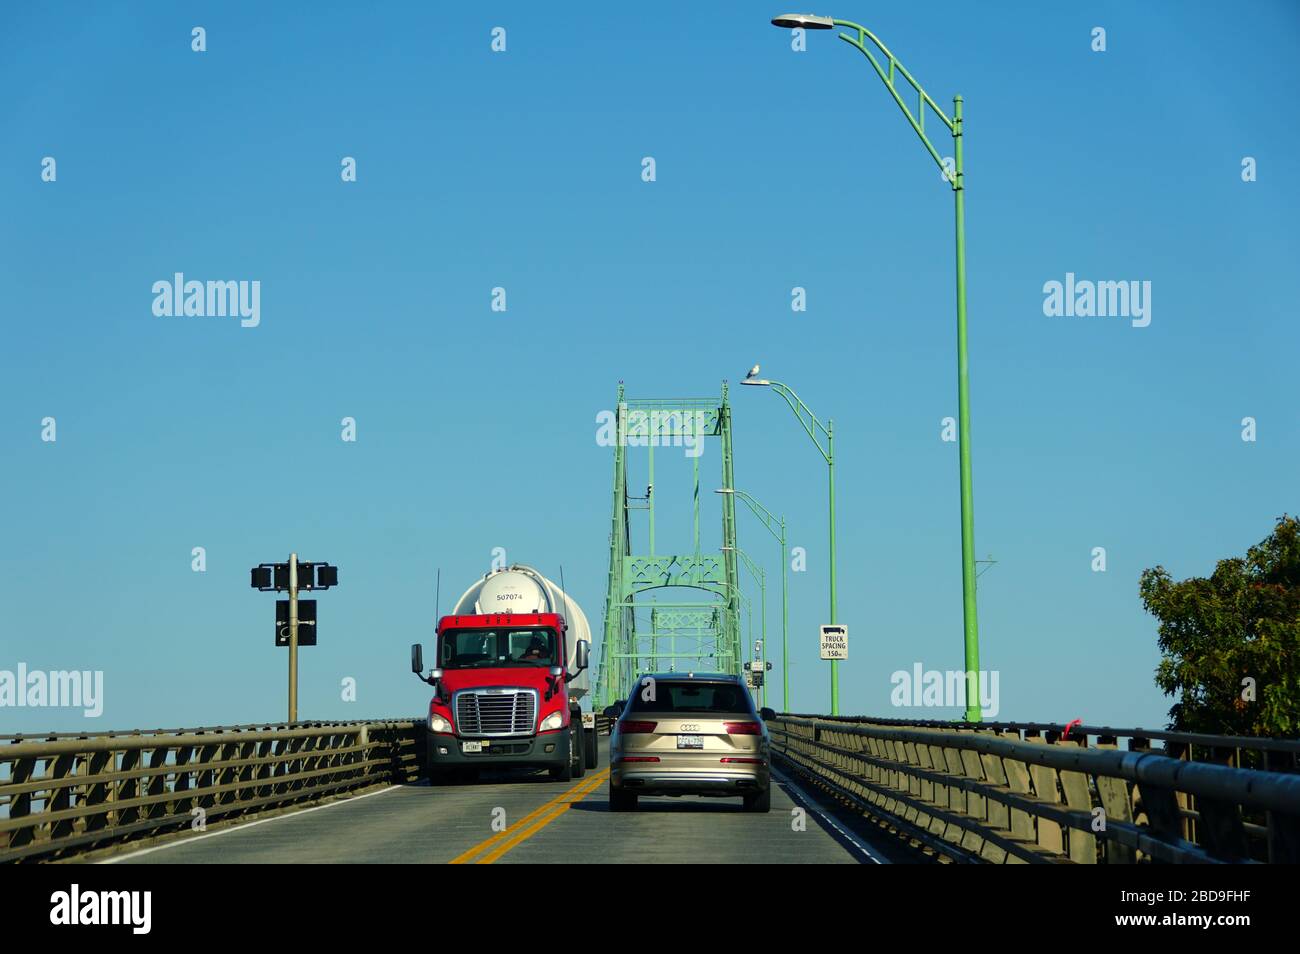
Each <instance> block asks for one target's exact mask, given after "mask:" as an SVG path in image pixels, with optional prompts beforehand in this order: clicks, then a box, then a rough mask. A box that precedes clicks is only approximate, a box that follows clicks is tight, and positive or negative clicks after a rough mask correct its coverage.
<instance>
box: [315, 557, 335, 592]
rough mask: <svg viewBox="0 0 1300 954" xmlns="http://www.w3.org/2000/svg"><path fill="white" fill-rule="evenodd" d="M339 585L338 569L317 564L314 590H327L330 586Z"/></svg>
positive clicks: (326, 564)
mask: <svg viewBox="0 0 1300 954" xmlns="http://www.w3.org/2000/svg"><path fill="white" fill-rule="evenodd" d="M338 585H339V568H338V567H336V566H330V565H329V564H328V563H321V564H318V565H317V567H316V588H317V589H320V590H327V589H329V588H330V587H331V586H338Z"/></svg>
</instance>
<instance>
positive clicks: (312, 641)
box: [252, 553, 339, 722]
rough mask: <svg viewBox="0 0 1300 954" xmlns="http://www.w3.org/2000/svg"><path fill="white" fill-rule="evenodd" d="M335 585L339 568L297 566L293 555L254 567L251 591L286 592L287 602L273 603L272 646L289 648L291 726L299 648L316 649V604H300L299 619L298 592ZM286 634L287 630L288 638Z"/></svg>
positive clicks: (295, 710) (294, 714) (295, 707)
mask: <svg viewBox="0 0 1300 954" xmlns="http://www.w3.org/2000/svg"><path fill="white" fill-rule="evenodd" d="M338 582H339V571H338V567H336V566H332V565H331V564H329V563H299V562H298V554H296V553H291V554H289V562H288V563H262V564H260V565H258V566H255V567H253V570H252V586H253V589H255V590H261V591H263V592H265V591H267V590H275V591H277V592H279V591H281V590H288V591H289V599H288V600H287V601H285V600H277V601H276V614H275V617H276V622H275V644H276V645H277V646H288V647H289V721H290V722H297V721H298V647H299V646H315V645H316V601H315V600H314V599H312V600H304V601H303V606H302V609H305V610H306V612H307V618H306V619H300V618H299V616H300V614H299V605H298V590H299V589H306V590H328V589H329V588H330V587H332V586H338ZM286 604H287V605H286ZM286 615H287V617H288V618H287V619H285V616H286ZM286 623H287V625H285V624H286ZM304 624H305V625H306V626H307V631H306V633H304V634H303V635H304V637H305V638H303V639H301V640H300V639H299V638H298V636H299V634H298V628H299V626H301V625H304ZM285 630H288V633H287V634H285ZM286 635H287V638H286Z"/></svg>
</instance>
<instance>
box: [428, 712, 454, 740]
mask: <svg viewBox="0 0 1300 954" xmlns="http://www.w3.org/2000/svg"><path fill="white" fill-rule="evenodd" d="M429 731H430V732H437V733H439V734H442V735H450V734H451V722H450V721H448V720H447V718H446V717H445V716H440V715H438V714H437V713H436V712H430V713H429Z"/></svg>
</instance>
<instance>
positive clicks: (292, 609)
mask: <svg viewBox="0 0 1300 954" xmlns="http://www.w3.org/2000/svg"><path fill="white" fill-rule="evenodd" d="M289 721H290V722H297V721H298V554H296V553H290V554H289Z"/></svg>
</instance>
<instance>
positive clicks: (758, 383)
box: [740, 378, 772, 388]
mask: <svg viewBox="0 0 1300 954" xmlns="http://www.w3.org/2000/svg"><path fill="white" fill-rule="evenodd" d="M740 383H741V384H748V385H751V386H752V387H760V388H766V387H771V385H772V382H771V381H769V380H768V379H767V378H746V379H745V380H743V381H741V382H740Z"/></svg>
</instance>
